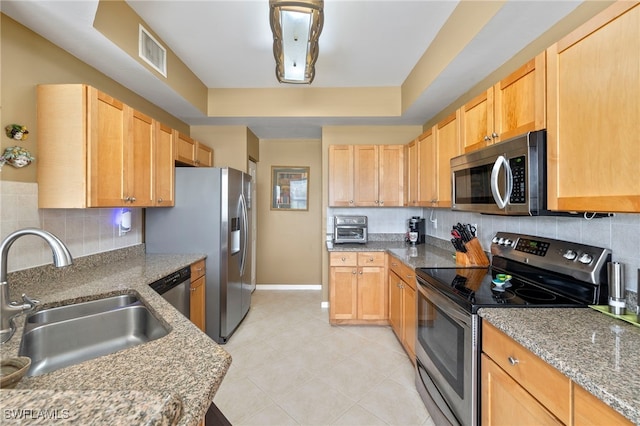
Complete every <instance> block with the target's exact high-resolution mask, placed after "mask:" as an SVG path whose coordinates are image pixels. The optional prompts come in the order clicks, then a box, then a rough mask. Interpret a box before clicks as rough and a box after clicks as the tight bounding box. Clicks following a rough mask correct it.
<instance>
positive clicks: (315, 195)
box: [256, 139, 325, 285]
mask: <svg viewBox="0 0 640 426" xmlns="http://www.w3.org/2000/svg"><path fill="white" fill-rule="evenodd" d="M271 166H300V167H303V166H304V167H309V210H308V211H282V210H280V211H278V210H271V208H270V200H271ZM322 181H323V177H322V160H321V141H320V140H315V139H314V140H300V139H286V140H282V139H270V140H261V141H260V163H258V187H257V192H258V193H257V197H258V200H257V201H258V203H257V205H258V236H257V240H258V242H257V244H258V248H257V252H258V254H257V256H258V258H257V265H256V266H257V272H256V276H257V277H256V279H257V284H258V285H260V284H305V285H308V284H316V285H317V284H320V282H321V278H322V272H321V258H322V253H323V252H324V251H325V250H324V246H323V245H322V244H323V243H322V241H323V238H322V236H321V233H320V221H321V217H322V214H321V210H322V200H321V198H322V197H321V193H322Z"/></svg>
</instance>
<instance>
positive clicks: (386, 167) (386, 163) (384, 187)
mask: <svg viewBox="0 0 640 426" xmlns="http://www.w3.org/2000/svg"><path fill="white" fill-rule="evenodd" d="M378 151H379V159H378V160H379V169H380V172H379V182H378V200H379V201H380V204H379V205H380V206H381V207H383V206H386V207H391V206H393V207H402V206H403V204H404V146H402V145H381V146H380V147H379V148H378Z"/></svg>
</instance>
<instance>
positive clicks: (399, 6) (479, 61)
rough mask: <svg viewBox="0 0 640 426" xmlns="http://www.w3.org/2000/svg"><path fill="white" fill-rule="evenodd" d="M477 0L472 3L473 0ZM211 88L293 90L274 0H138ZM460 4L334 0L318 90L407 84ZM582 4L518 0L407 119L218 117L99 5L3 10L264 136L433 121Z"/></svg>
mask: <svg viewBox="0 0 640 426" xmlns="http://www.w3.org/2000/svg"><path fill="white" fill-rule="evenodd" d="M463 1H470V0H463ZM127 3H128V4H129V5H130V6H131V8H133V9H134V10H135V12H136V13H137V14H138V15H139V16H140V17H141V18H142V19H143V20H144V21H145V22H146V23H147V24H148V25H149V26H150V27H151V28H152V29H153V31H154V32H155V33H156V34H158V36H159V37H160V38H161V39H162V41H163V42H164V43H165V44H166V45H167V46H168V47H169V48H170V49H171V50H172V51H173V52H174V53H175V54H176V55H177V56H178V57H179V58H180V59H181V60H182V61H183V62H184V63H185V64H186V65H187V66H188V67H189V68H190V69H191V70H192V71H193V73H194V74H195V75H196V76H197V77H198V78H199V79H200V80H201V81H202V82H203V83H204V84H205V85H206V86H207V87H209V88H270V87H283V86H282V85H280V84H279V83H278V82H277V80H276V78H275V63H274V59H273V53H272V36H271V30H270V27H269V20H268V10H269V7H268V0H211V1H203V0H199V1H187V0H127ZM457 3H458V2H457V1H454V0H448V1H432V0H408V1H405V0H390V1H384V0H325V11H324V13H325V25H324V29H323V31H322V34H321V36H320V56H319V59H318V62H317V65H316V78H315V80H314V82H313V84H312V87H338V88H340V87H388V86H394V87H399V86H401V85H402V83H403V82H404V81H405V79H406V78H407V76H408V75H409V74H410V72H411V71H412V69H413V67H414V66H415V65H416V63H417V62H418V60H419V59H420V58H421V56H422V55H423V53H424V52H425V51H426V50H427V48H428V47H429V45H430V43H431V42H432V41H433V40H434V38H435V37H436V35H437V34H438V31H439V30H440V29H441V27H442V25H443V24H444V23H445V22H446V20H447V19H448V17H449V16H450V14H451V13H452V12H453V10H454V9H455V7H456V6H457ZM580 3H581V1H573V0H557V1H539V0H532V1H522V0H511V1H506V2H504V6H503V7H502V8H501V9H500V11H499V12H498V13H497V14H496V15H495V16H494V17H493V19H491V20H490V21H489V22H488V23H487V25H486V26H485V27H484V28H483V29H482V30H481V31H480V32H479V33H478V34H477V36H476V37H475V38H474V39H473V40H472V41H471V42H470V43H469V44H468V45H467V46H466V47H465V48H464V49H463V50H462V51H461V52H460V53H459V54H458V55H457V56H456V57H455V59H454V60H453V61H452V62H451V63H449V65H448V66H446V67H445V69H444V70H443V71H442V73H440V74H439V75H438V77H437V78H435V80H434V81H433V83H432V84H431V85H430V86H429V87H427V88H426V90H425V91H424V92H423V93H422V94H421V95H420V96H419V98H418V99H417V100H416V101H415V102H414V103H413V105H411V106H410V107H409V108H407V109H406V111H404V112H403V114H402V116H400V117H376V118H362V117H351V118H345V117H342V118H338V117H322V118H318V117H307V118H293V117H291V118H266V117H242V118H222V117H207V116H206V115H204V114H202V112H200V111H199V110H197V109H196V108H195V107H194V106H193V105H190V104H189V103H188V102H187V101H186V100H185V99H184V98H182V97H181V96H180V95H179V94H178V93H176V92H175V91H174V90H173V89H171V88H170V87H168V86H167V85H166V84H165V83H164V82H163V81H161V80H159V79H158V78H156V77H154V76H153V75H152V74H151V73H150V72H149V71H148V70H146V68H144V67H143V66H141V65H140V64H139V63H138V62H137V61H136V60H134V59H133V58H131V57H129V56H128V55H127V54H125V53H124V52H123V51H121V50H120V49H119V48H118V47H117V46H116V45H115V44H113V43H112V42H111V41H109V40H108V39H106V38H105V37H104V36H103V35H102V34H101V33H100V32H98V31H97V30H96V29H94V28H93V18H94V16H95V12H96V9H97V6H98V0H75V1H65V0H44V1H43V0H2V2H1V3H0V8H1V10H2V12H3V13H5V14H7V15H8V16H10V17H11V18H13V19H15V20H16V21H18V22H20V23H21V24H23V25H25V26H26V27H28V28H30V29H32V30H33V31H35V32H36V33H39V34H40V35H42V36H43V37H45V38H47V39H49V40H51V41H52V42H53V43H55V44H56V45H58V46H60V47H61V48H63V49H65V50H67V51H68V52H70V53H71V54H73V55H74V56H76V57H78V58H79V59H81V60H82V61H84V62H86V63H88V64H89V65H91V66H93V67H95V68H96V69H98V70H100V71H101V72H103V73H104V74H106V75H108V76H109V77H111V78H113V79H114V80H116V81H118V82H119V83H121V84H122V85H124V86H125V87H127V88H129V89H131V90H132V91H134V92H136V93H138V94H139V95H141V96H143V97H144V98H146V99H148V100H149V101H151V102H153V103H154V104H156V105H158V106H159V107H161V108H163V109H165V110H166V111H167V112H169V113H171V114H172V115H174V116H176V117H178V118H180V119H181V120H183V121H184V122H186V123H187V124H191V125H203V124H214V125H224V124H233V125H246V126H248V127H249V128H250V129H251V130H252V131H253V132H254V133H255V134H256V135H257V136H258V137H259V138H263V139H268V138H319V137H320V135H321V127H322V125H367V124H381V125H394V124H397V125H422V124H423V123H424V122H425V121H427V120H429V119H430V118H432V117H433V116H434V115H435V114H437V113H438V112H439V111H441V110H442V109H443V108H444V107H446V106H448V105H449V104H450V103H451V102H453V101H454V100H455V99H457V98H458V97H459V96H460V95H462V94H464V93H465V92H467V91H468V90H469V89H470V88H472V87H473V86H474V85H475V84H476V83H478V82H479V81H481V80H482V79H483V78H485V77H486V76H487V75H489V74H490V73H491V72H493V71H494V70H495V69H497V68H499V67H500V66H501V65H502V64H503V63H504V62H506V61H507V60H508V59H509V58H511V57H512V56H514V55H515V54H516V53H517V52H519V51H520V50H521V49H522V48H524V47H525V46H527V45H528V44H529V43H530V42H531V41H533V40H535V39H536V38H537V37H539V36H540V35H541V34H543V33H544V32H545V31H547V30H548V29H549V28H550V27H551V26H552V25H553V24H555V23H556V22H557V21H558V20H560V19H562V18H563V17H564V16H566V15H567V14H568V13H570V12H571V11H572V10H574V9H575V8H576V7H577V6H578V5H579V4H580Z"/></svg>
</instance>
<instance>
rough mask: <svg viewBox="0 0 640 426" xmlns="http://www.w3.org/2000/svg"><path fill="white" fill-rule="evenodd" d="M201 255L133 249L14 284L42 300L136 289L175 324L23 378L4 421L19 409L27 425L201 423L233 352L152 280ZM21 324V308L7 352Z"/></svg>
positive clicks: (1, 394)
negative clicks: (148, 337) (154, 335)
mask: <svg viewBox="0 0 640 426" xmlns="http://www.w3.org/2000/svg"><path fill="white" fill-rule="evenodd" d="M203 258H204V255H199V254H193V255H163V254H152V255H145V254H144V252H142V253H134V254H133V255H131V256H128V257H126V258H124V259H120V260H118V261H116V262H111V263H108V264H103V265H99V266H92V267H88V268H84V269H82V270H78V271H73V272H70V273H65V274H63V275H62V276H60V277H57V278H56V279H53V280H43V279H41V278H40V279H36V278H37V277H34V279H31V280H22V281H23V282H21V283H20V285H19V286H14V285H12V288H11V293H12V295H11V296H12V300H13V299H17V298H19V294H20V293H26V294H27V295H29V296H30V297H32V298H35V299H38V300H39V301H40V302H41V303H42V307H47V306H56V305H63V304H68V303H73V302H79V301H85V300H91V299H96V298H99V297H102V296H105V295H113V294H122V293H128V292H131V291H133V292H135V293H137V294H138V295H139V296H140V298H141V299H142V300H143V302H144V303H145V304H147V306H149V308H150V309H151V310H152V311H153V313H154V314H156V315H157V317H158V318H159V319H161V321H164V322H165V325H168V326H169V327H170V331H169V333H168V334H167V335H166V336H164V337H161V338H159V339H157V340H153V341H151V342H147V343H145V344H142V345H139V346H135V347H133V348H129V349H125V350H122V351H119V352H116V353H114V354H110V355H106V356H103V357H100V358H96V359H94V360H89V361H85V362H82V363H80V364H77V365H74V366H71V367H67V368H63V369H60V370H57V371H53V372H51V373H48V374H44V375H41V376H36V377H25V378H24V379H23V380H22V381H21V382H19V383H18V385H17V386H16V388H15V389H14V390H8V389H3V390H2V391H0V407H2V410H3V424H11V420H14V421H15V422H16V423H20V424H23V423H21V420H19V418H20V417H21V416H22V417H23V419H25V418H26V419H27V420H29V424H47V423H50V422H51V419H52V417H51V416H54V417H53V418H55V419H57V421H61V422H62V423H63V424H65V423H70V424H79V425H80V424H82V425H84V424H92V425H102V424H104V425H116V424H122V425H130V424H147V425H152V424H178V425H197V424H198V423H199V422H200V421H201V420H202V419H203V418H204V415H205V414H206V411H207V410H208V408H209V405H210V404H211V402H212V401H213V397H214V395H215V393H216V391H217V390H218V387H219V386H220V384H221V382H222V379H223V378H224V376H225V374H226V372H227V370H228V368H229V365H230V364H231V356H230V355H229V354H228V353H227V352H226V351H225V350H224V349H223V348H222V347H221V346H220V345H218V344H217V343H215V342H214V341H213V340H212V339H211V338H209V337H208V336H207V335H206V334H204V333H202V332H201V331H200V330H199V329H198V328H197V327H196V326H195V325H194V324H193V323H191V321H189V320H188V319H187V318H186V317H184V316H183V315H182V314H181V313H180V312H178V311H177V310H176V309H174V308H173V307H172V306H171V305H170V304H169V303H167V302H166V301H165V300H164V299H163V298H162V297H161V296H160V295H159V294H157V293H156V292H155V291H153V289H151V288H150V287H149V286H148V284H149V283H151V282H153V281H155V280H157V279H160V278H162V277H164V276H166V275H169V274H170V273H172V272H175V271H177V270H179V269H180V268H182V267H184V266H188V265H190V264H191V263H193V262H195V261H198V260H200V259H203ZM72 268H73V267H72ZM9 282H10V283H11V281H9ZM18 292H19V293H18ZM23 324H24V315H20V316H18V317H17V318H16V326H17V331H16V334H15V335H14V337H13V338H12V339H11V340H10V341H9V342H7V343H5V344H4V345H1V346H0V355H1V357H2V358H7V357H11V356H16V355H17V353H18V348H19V344H20V339H21V332H22V326H23ZM8 410H9V411H8ZM11 410H13V411H11ZM7 413H9V414H7ZM7 415H9V417H7ZM22 421H24V420H22Z"/></svg>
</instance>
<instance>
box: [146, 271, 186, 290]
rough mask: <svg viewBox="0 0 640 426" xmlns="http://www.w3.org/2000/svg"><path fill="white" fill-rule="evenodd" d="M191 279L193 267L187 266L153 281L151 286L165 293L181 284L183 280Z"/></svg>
mask: <svg viewBox="0 0 640 426" xmlns="http://www.w3.org/2000/svg"><path fill="white" fill-rule="evenodd" d="M190 279H191V268H190V267H188V266H186V267H184V268H182V269H180V270H179V271H176V272H174V273H172V274H171V275H167V276H166V277H163V278H160V279H159V280H158V281H155V282H152V283H151V284H149V286H150V287H151V288H152V289H154V290H155V291H156V293H158V294H164V293H166V292H168V291H169V290H171V289H172V288H174V287H177V286H179V285H180V284H182V283H183V282H185V281H187V280H190Z"/></svg>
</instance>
